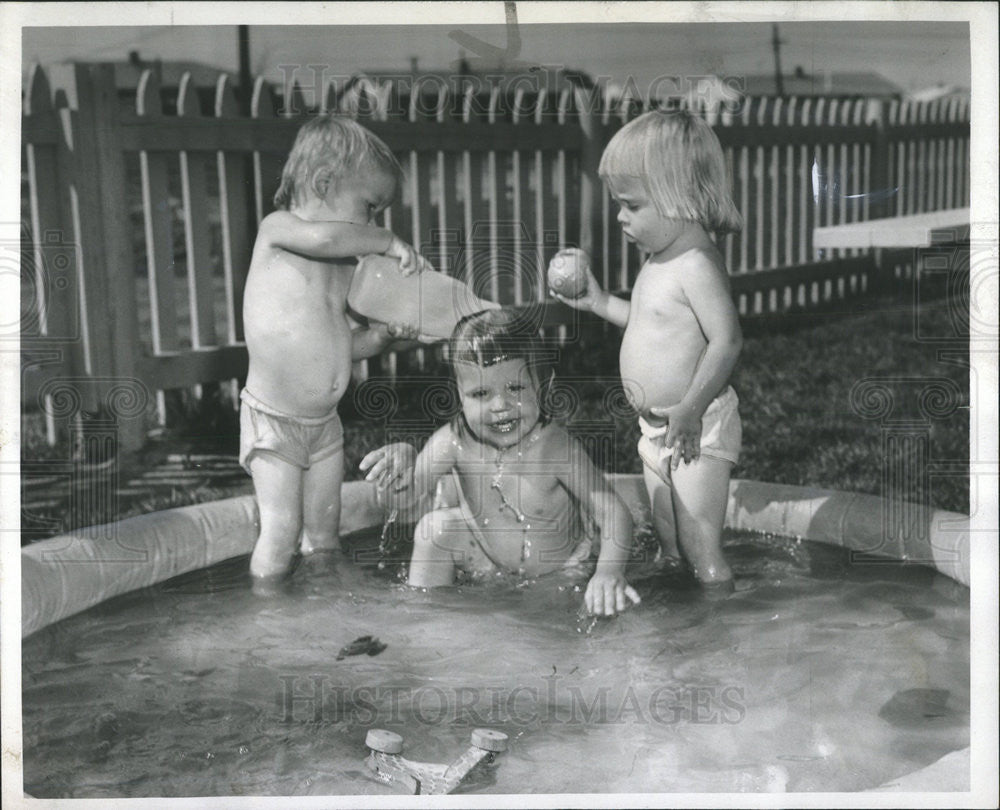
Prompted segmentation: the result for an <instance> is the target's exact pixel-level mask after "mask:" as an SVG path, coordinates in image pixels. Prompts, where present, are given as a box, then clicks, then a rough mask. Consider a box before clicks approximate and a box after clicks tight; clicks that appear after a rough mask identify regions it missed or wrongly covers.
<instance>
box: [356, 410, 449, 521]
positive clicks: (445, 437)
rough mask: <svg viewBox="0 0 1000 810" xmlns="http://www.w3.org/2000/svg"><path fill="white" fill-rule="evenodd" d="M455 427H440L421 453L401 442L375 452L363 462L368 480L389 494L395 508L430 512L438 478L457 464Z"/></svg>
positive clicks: (417, 514) (408, 512) (413, 514)
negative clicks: (454, 439) (453, 435)
mask: <svg viewBox="0 0 1000 810" xmlns="http://www.w3.org/2000/svg"><path fill="white" fill-rule="evenodd" d="M451 438H452V434H451V426H450V425H444V426H442V427H440V428H438V429H437V430H436V431H435V432H434V435H432V436H431V437H430V439H428V440H427V443H426V444H425V445H424V448H423V450H421V451H420V453H419V454H417V453H416V451H415V450H414V449H413V447H411V446H410V445H409V444H406V443H404V442H397V443H395V444H388V445H385V446H384V447H380V448H378V449H377V450H372V452H370V453H369V454H368V455H366V456H365V457H364V458H363V459H361V463H360V465H359V466H360V468H361V469H362V470H363V471H367V475H366V476H365V480H366V481H374V482H375V483H376V485H377V486H378V487H379V489H381V490H383V491H384V492H388V493H389V495H390V497H391V498H392V503H393V506H395V507H396V508H398V509H399V510H400V511H402V512H404V513H406V514H407V515H408V516H419V515H421V514H423V513H424V512H426V511H427V509H428V508H430V505H431V499H432V498H433V496H434V491H433V490H434V487H435V484H436V483H437V479H438V478H439V477H440V476H442V475H446V474H447V473H448V471H449V470H450V469H451V468H452V466H453V465H454V463H455V453H454V450H455V446H454V444H453V443H452V441H451Z"/></svg>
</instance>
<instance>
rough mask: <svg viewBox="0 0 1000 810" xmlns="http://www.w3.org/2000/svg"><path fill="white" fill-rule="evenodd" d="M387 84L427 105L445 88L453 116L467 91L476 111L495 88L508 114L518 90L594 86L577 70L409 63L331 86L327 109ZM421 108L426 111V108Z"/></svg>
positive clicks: (550, 91)
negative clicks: (419, 66) (415, 94)
mask: <svg viewBox="0 0 1000 810" xmlns="http://www.w3.org/2000/svg"><path fill="white" fill-rule="evenodd" d="M390 83H391V84H393V85H394V92H396V93H398V94H400V95H402V96H403V97H406V98H409V97H410V96H411V94H412V92H413V91H414V90H415V91H417V92H418V93H420V94H421V96H422V97H423V98H426V99H427V100H428V102H430V103H433V102H434V100H436V99H437V97H438V94H439V93H440V91H441V89H442V88H447V90H448V94H449V97H450V98H451V99H453V101H454V102H455V103H453V105H452V107H451V112H452V114H453V115H456V114H459V113H460V110H461V99H462V98H463V97H464V95H465V94H466V92H468V91H469V89H470V88H471V90H472V92H473V94H474V95H475V97H476V106H477V109H478V110H480V111H482V110H485V109H486V108H487V103H488V99H489V97H490V95H491V93H493V92H494V90H495V89H498V91H499V94H500V104H499V106H500V109H501V110H504V111H507V112H509V111H510V110H511V109H512V105H513V102H514V98H515V96H516V95H517V93H518V90H521V91H523V93H525V94H526V96H527V98H529V99H534V98H537V94H538V93H547V94H551V95H558V94H559V93H561V92H562V91H563V90H564V89H566V88H568V87H569V88H572V87H582V88H584V89H591V88H593V87H594V86H595V82H594V80H593V79H592V78H591V77H590V76H589V75H588V74H586V73H584V72H583V71H578V70H564V69H551V68H545V67H541V66H528V67H524V68H517V69H502V68H498V69H496V70H480V69H473V68H471V67H470V66H469V65H468V64H467V63H463V62H462V61H459V63H458V65H457V66H456V68H455V69H443V70H418V69H417V66H416V65H415V64H411V65H410V69H408V70H399V71H391V70H379V71H365V72H364V73H358V74H356V75H354V76H352V77H351V78H350V79H349V80H348V81H346V82H342V83H341V84H340V85H339V86H335V87H334V96H335V97H334V99H332V100H331V101H332V104H331V105H330V106H331V107H338V108H341V109H343V108H346V109H351V108H352V107H353V105H354V104H356V103H357V99H358V97H359V95H360V94H361V93H362V92H363V93H365V94H368V95H378V94H379V93H385V92H387V91H388V87H389V84H390ZM308 101H309V99H306V102H307V103H308ZM424 109H425V111H426V110H427V108H426V106H425V108H424Z"/></svg>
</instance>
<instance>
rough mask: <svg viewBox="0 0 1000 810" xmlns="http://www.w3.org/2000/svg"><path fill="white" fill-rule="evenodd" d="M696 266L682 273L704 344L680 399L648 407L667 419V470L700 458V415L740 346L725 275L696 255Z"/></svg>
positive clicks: (729, 370) (726, 379) (727, 373)
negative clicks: (669, 449)
mask: <svg viewBox="0 0 1000 810" xmlns="http://www.w3.org/2000/svg"><path fill="white" fill-rule="evenodd" d="M696 261H697V262H698V265H697V266H695V267H692V268H691V270H690V271H688V272H685V273H684V274H683V281H682V284H683V288H684V293H685V295H686V296H687V299H688V303H689V304H690V305H691V309H692V310H693V311H694V314H695V317H696V318H697V319H698V324H699V325H700V326H701V330H702V332H703V333H704V334H705V338H706V339H707V341H708V346H707V347H706V349H705V353H704V354H703V355H702V358H701V362H700V363H699V364H698V368H697V369H696V370H695V373H694V377H693V378H692V379H691V385H690V386H689V387H688V390H687V393H686V394H685V395H684V398H683V399H682V400H681V401H680V402H678V403H677V404H676V405H673V406H671V407H669V408H650V411H651V412H652V413H653V414H655V415H656V416H665V417H667V419H668V420H669V422H668V427H667V435H666V438H665V440H664V441H665V443H666V446H667V447H672V448H673V449H674V453H673V457H672V458H671V461H670V463H671V467H672V468H673V469H677V466H678V465H679V464H680V462H681V458H682V457H683V459H684V460H685V461H694V460H695V459H696V458H698V456H699V455H700V454H701V417H702V416H703V415H704V413H705V410H706V409H707V408H708V406H709V405H710V404H711V402H712V400H713V399H714V398H715V397H716V396H718V394H719V391H721V390H722V388H723V387H724V386H725V385H726V384H727V383H728V382H729V377H730V375H731V374H732V373H733V369H734V368H735V367H736V361H737V359H738V358H739V356H740V350H741V349H742V348H743V333H742V331H741V330H740V320H739V315H738V314H737V312H736V307H735V305H734V304H733V298H732V294H731V293H730V288H729V277H728V276H727V275H726V273H725V270H724V268H723V267H721V266H720V265H719V264H718V263H717V262H714V261H712V260H711V259H710V258H709V257H707V256H704V255H702V256H699V257H698V259H697V260H696Z"/></svg>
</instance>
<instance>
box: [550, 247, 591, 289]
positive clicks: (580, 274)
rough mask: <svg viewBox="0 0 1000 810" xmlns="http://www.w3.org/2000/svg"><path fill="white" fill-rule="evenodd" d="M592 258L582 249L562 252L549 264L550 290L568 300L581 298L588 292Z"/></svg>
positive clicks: (569, 249) (570, 249)
mask: <svg viewBox="0 0 1000 810" xmlns="http://www.w3.org/2000/svg"><path fill="white" fill-rule="evenodd" d="M589 270H590V257H589V256H588V255H587V252H586V251H584V250H580V248H566V249H565V250H560V251H559V252H558V253H557V254H556V255H555V256H553V257H552V261H550V262H549V270H548V274H547V277H548V282H549V288H550V289H552V290H554V291H555V292H557V293H559V295H562V296H564V297H566V298H579V297H580V296H581V295H583V294H584V293H585V292H587V272H588V271H589Z"/></svg>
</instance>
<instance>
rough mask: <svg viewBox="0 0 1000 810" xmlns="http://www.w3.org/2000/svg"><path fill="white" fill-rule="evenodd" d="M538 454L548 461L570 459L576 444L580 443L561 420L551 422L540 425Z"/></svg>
mask: <svg viewBox="0 0 1000 810" xmlns="http://www.w3.org/2000/svg"><path fill="white" fill-rule="evenodd" d="M538 430H539V437H538V438H539V441H538V455H539V456H542V457H544V458H545V459H546V460H548V461H560V460H564V459H565V460H567V461H569V460H570V458H571V456H572V451H573V449H574V447H575V445H577V444H579V442H577V440H576V439H574V438H573V437H572V436H571V435H570V434H569V431H567V430H566V428H565V427H564V426H563V425H562V423H560V422H549V423H548V424H546V425H544V426H542V427H540V428H539V429H538Z"/></svg>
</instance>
